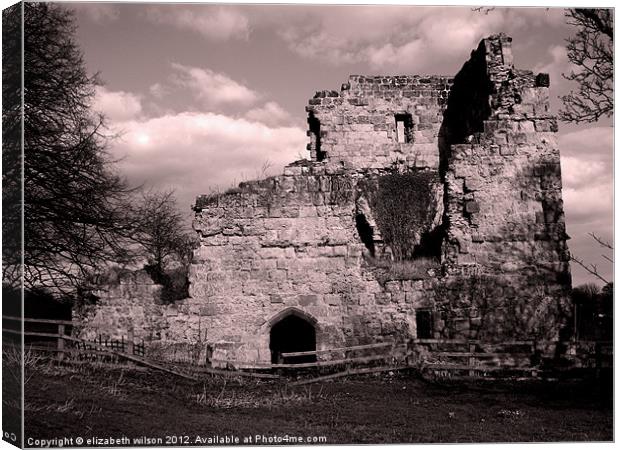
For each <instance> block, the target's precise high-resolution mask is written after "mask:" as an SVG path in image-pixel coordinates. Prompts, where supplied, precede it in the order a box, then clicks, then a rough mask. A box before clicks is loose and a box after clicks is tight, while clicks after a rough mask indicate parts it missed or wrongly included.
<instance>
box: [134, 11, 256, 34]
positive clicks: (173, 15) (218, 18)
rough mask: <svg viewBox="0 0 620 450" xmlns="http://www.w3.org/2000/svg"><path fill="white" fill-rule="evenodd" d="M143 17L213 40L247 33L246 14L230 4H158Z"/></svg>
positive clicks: (248, 31) (248, 27)
mask: <svg viewBox="0 0 620 450" xmlns="http://www.w3.org/2000/svg"><path fill="white" fill-rule="evenodd" d="M146 17H147V19H148V20H150V21H152V22H155V23H159V24H167V25H172V26H175V27H177V28H180V29H186V30H190V31H193V32H195V33H199V34H200V35H201V36H202V37H204V38H206V39H209V40H213V41H226V40H230V39H240V40H247V39H248V37H249V35H250V26H249V21H248V18H247V17H246V16H245V15H243V14H242V13H240V12H239V11H237V10H235V9H233V8H230V7H227V8H223V7H212V6H207V5H200V7H186V8H182V7H181V5H170V6H157V7H153V8H150V9H149V10H148V12H147V14H146Z"/></svg>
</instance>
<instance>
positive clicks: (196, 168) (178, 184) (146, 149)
mask: <svg viewBox="0 0 620 450" xmlns="http://www.w3.org/2000/svg"><path fill="white" fill-rule="evenodd" d="M117 127H118V128H119V129H121V130H124V134H123V136H122V138H121V139H120V140H119V141H117V142H116V143H115V145H114V147H113V149H112V151H113V153H114V155H115V156H117V157H119V158H122V161H121V162H120V163H119V164H120V166H121V169H122V171H123V172H124V173H125V174H127V176H128V177H129V178H130V180H131V181H132V182H133V183H136V184H139V183H146V184H148V185H154V186H159V187H161V186H172V187H174V188H175V189H176V192H177V197H178V198H179V200H180V201H181V202H182V206H183V207H184V208H188V207H189V205H190V204H191V203H192V202H193V200H194V199H195V197H196V196H197V195H200V194H205V193H208V192H209V191H210V190H211V189H213V188H216V187H219V188H223V189H225V188H228V187H230V186H231V185H233V184H234V183H239V182H241V181H243V180H247V179H254V178H256V177H257V176H260V172H261V167H262V166H263V165H264V164H265V162H267V161H268V162H269V163H270V164H271V165H272V168H271V170H272V171H273V172H274V173H277V172H278V171H281V169H282V168H283V166H284V165H286V164H288V163H290V162H292V161H294V160H295V159H298V156H299V154H300V153H304V150H305V145H306V141H307V137H306V135H305V132H304V130H302V129H300V128H296V127H269V126H267V125H265V124H262V123H258V122H251V121H248V120H246V119H237V118H233V117H229V116H225V115H221V114H214V113H188V112H184V113H180V114H171V115H166V116H161V117H157V118H152V119H145V120H137V121H128V122H124V123H119V124H117Z"/></svg>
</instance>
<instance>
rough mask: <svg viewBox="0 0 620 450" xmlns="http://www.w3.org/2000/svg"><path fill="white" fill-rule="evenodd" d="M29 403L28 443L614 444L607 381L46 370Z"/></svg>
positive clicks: (32, 383) (35, 378) (32, 384)
mask: <svg viewBox="0 0 620 450" xmlns="http://www.w3.org/2000/svg"><path fill="white" fill-rule="evenodd" d="M25 405H26V421H25V425H26V444H27V445H28V438H32V439H42V438H46V439H50V438H56V437H72V438H74V439H75V438H77V437H78V436H79V437H82V438H83V439H87V438H91V439H92V438H108V437H116V438H120V437H122V436H126V437H128V438H129V439H133V438H138V437H147V438H162V443H164V444H165V443H166V442H165V441H163V439H165V436H175V437H176V438H169V441H172V440H173V439H174V440H176V443H177V444H180V443H185V444H196V445H205V444H209V443H213V441H212V440H213V439H214V436H226V435H228V436H233V437H237V438H239V440H240V443H243V439H244V438H247V437H248V436H250V437H252V443H256V439H255V437H256V435H262V436H264V437H265V438H270V437H273V436H279V437H283V436H286V435H288V436H301V437H303V438H304V439H305V438H306V437H316V438H318V437H319V436H322V437H324V438H325V440H324V441H322V442H321V443H327V444H335V443H406V442H462V443H466V442H498V441H510V442H515V441H521V442H528V441H609V440H611V439H612V438H613V434H612V433H613V431H612V430H613V417H612V394H611V381H610V382H609V383H600V382H599V383H586V382H580V383H576V382H567V381H564V382H556V383H551V382H544V383H543V382H536V383H535V382H512V383H508V382H502V383H498V382H495V383H492V384H490V383H489V382H485V383H484V384H482V383H480V382H479V383H475V384H472V383H469V384H463V383H455V382H451V383H446V382H428V381H424V380H421V379H419V378H417V377H416V376H415V375H414V374H402V375H396V374H394V375H389V374H387V375H386V374H384V375H381V376H372V375H369V376H366V377H364V378H361V377H358V378H355V379H349V380H344V381H337V382H325V383H323V384H315V385H309V386H303V387H298V388H290V387H289V388H285V387H283V386H282V384H281V383H277V382H265V381H263V382H256V381H248V380H244V381H238V380H228V381H224V380H223V379H221V378H218V379H216V378H208V379H205V381H204V382H202V381H201V382H192V381H188V380H185V379H180V378H178V377H175V376H173V375H167V374H164V373H157V372H142V371H134V370H131V371H122V370H119V369H115V370H111V369H102V368H97V369H95V368H84V367H82V368H79V369H78V368H63V367H53V366H41V367H40V368H37V369H36V370H35V371H34V373H33V374H32V377H31V378H30V380H29V381H28V384H27V385H26V401H25ZM197 437H201V438H202V439H204V440H203V441H202V442H198V441H197ZM209 439H211V441H209ZM272 442H273V441H272ZM152 443H154V444H158V445H161V443H159V442H157V441H153V442H152ZM169 443H174V442H169ZM259 443H260V442H259ZM280 443H282V444H286V443H287V442H286V441H282V442H280ZM289 443H290V442H289ZM85 444H86V443H84V444H83V445H85ZM125 445H127V444H125Z"/></svg>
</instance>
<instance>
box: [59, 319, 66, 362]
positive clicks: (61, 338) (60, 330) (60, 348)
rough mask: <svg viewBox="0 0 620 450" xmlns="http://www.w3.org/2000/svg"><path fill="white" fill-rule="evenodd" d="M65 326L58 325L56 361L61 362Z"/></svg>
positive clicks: (63, 351)
mask: <svg viewBox="0 0 620 450" xmlns="http://www.w3.org/2000/svg"><path fill="white" fill-rule="evenodd" d="M64 335H65V326H64V325H63V324H58V361H62V360H63V358H64V356H65V338H64V337H63V336H64Z"/></svg>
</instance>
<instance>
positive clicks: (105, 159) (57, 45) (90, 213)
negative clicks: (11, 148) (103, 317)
mask: <svg viewBox="0 0 620 450" xmlns="http://www.w3.org/2000/svg"><path fill="white" fill-rule="evenodd" d="M20 10H21V8H13V9H11V10H10V11H9V12H7V14H8V15H10V14H16V15H17V17H13V18H11V17H8V16H6V17H5V16H4V15H3V22H4V23H7V24H8V25H10V26H19V25H18V24H19V23H21V11H20ZM23 11H24V17H23V21H24V23H23V26H24V34H23V36H24V38H23V39H24V66H23V71H24V72H23V75H24V86H23V99H24V103H23V105H22V104H21V101H17V102H8V103H6V104H3V111H2V113H3V114H2V120H3V124H5V125H8V126H9V129H14V128H15V124H20V123H21V117H22V112H23V127H24V142H23V145H24V147H23V183H24V192H23V195H24V199H23V203H22V202H21V201H18V202H13V203H11V204H10V205H9V206H10V207H9V208H8V209H6V210H5V211H4V217H3V225H5V224H6V225H7V226H8V227H7V230H6V231H7V233H8V234H4V232H3V235H4V237H5V241H4V245H5V246H7V250H6V252H5V253H4V259H3V269H4V271H3V284H5V285H8V286H11V287H14V288H19V287H20V286H21V283H22V279H21V273H22V272H21V269H22V268H23V284H24V286H25V287H26V288H32V287H50V288H53V289H54V291H58V290H60V291H61V292H63V293H73V292H75V289H76V287H77V286H79V285H80V284H81V283H82V282H83V280H84V279H85V277H86V276H87V275H88V274H89V273H91V272H92V271H93V270H96V269H97V268H98V267H100V266H101V265H102V264H104V263H105V261H109V260H119V259H123V258H124V257H126V256H127V255H126V251H125V245H124V244H123V239H124V238H125V237H127V235H128V233H129V231H130V229H131V227H130V226H129V224H127V223H126V221H125V214H124V213H125V199H126V195H127V193H128V189H127V186H126V184H125V182H124V180H123V179H122V178H121V177H120V176H119V175H118V174H117V173H116V172H115V170H114V161H113V160H112V158H111V157H110V156H109V155H108V154H107V153H106V146H107V136H106V135H105V133H104V132H103V130H104V119H103V117H101V116H98V115H95V114H93V113H92V111H91V109H90V106H91V103H92V100H93V97H94V94H95V86H96V85H97V84H98V80H97V77H96V75H93V76H91V75H89V74H87V72H86V69H85V65H84V62H83V58H82V54H81V52H80V50H79V48H78V46H77V44H76V43H75V39H74V34H75V29H76V26H75V23H74V16H73V14H72V13H71V11H68V10H66V9H64V8H63V7H61V6H59V5H57V4H53V3H32V2H26V3H23ZM4 19H6V20H4ZM12 19H15V20H12ZM18 35H19V34H18ZM7 45H9V43H7ZM3 47H4V45H3ZM16 64H19V66H20V65H21V61H19V59H7V60H6V64H3V75H5V76H7V77H12V76H14V75H13V74H18V73H20V67H19V66H18V65H16ZM17 89H21V84H18V85H17ZM3 93H4V92H3ZM7 98H19V97H17V96H12V97H7ZM4 162H5V163H8V164H9V166H10V167H5V168H4V169H3V182H5V181H6V182H7V189H9V190H14V189H17V185H16V183H15V182H16V180H20V181H21V173H22V172H21V163H22V158H21V155H20V157H18V158H11V159H7V160H5V161H4ZM9 194H10V193H9ZM13 194H14V193H13ZM22 208H23V209H22ZM22 212H23V215H24V229H23V235H21V236H19V235H20V234H21V231H22V230H20V229H15V227H16V226H20V225H21V220H20V219H21V214H22ZM15 235H17V236H19V237H20V238H19V239H8V240H7V239H6V238H7V236H15ZM22 242H23V245H24V249H23V265H22V260H21V257H22V252H21V244H22Z"/></svg>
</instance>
